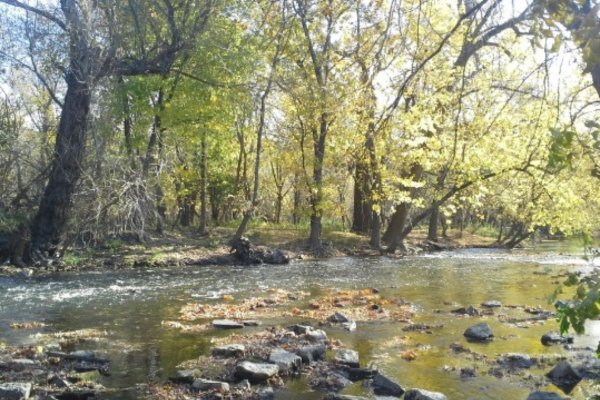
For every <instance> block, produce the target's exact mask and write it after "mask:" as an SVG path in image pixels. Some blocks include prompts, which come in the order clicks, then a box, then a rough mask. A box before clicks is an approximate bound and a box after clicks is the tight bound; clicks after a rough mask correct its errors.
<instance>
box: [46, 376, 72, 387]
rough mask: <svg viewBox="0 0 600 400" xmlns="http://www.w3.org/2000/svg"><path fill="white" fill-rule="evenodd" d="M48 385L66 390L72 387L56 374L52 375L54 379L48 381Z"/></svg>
mask: <svg viewBox="0 0 600 400" xmlns="http://www.w3.org/2000/svg"><path fill="white" fill-rule="evenodd" d="M48 384H49V385H53V386H56V387H58V388H66V387H69V386H71V384H70V383H69V382H68V381H67V380H65V379H63V378H61V377H60V376H58V375H56V374H54V375H52V378H50V379H48Z"/></svg>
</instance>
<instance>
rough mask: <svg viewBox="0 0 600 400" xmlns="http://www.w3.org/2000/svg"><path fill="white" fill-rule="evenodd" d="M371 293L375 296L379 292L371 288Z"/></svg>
mask: <svg viewBox="0 0 600 400" xmlns="http://www.w3.org/2000/svg"><path fill="white" fill-rule="evenodd" d="M371 292H373V294H377V293H379V292H380V290H379V289H377V288H371Z"/></svg>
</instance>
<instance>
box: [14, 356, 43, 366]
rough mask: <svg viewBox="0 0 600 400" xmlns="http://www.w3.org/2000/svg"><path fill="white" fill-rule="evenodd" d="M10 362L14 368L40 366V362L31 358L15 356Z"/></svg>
mask: <svg viewBox="0 0 600 400" xmlns="http://www.w3.org/2000/svg"><path fill="white" fill-rule="evenodd" d="M10 364H12V367H13V368H14V367H17V368H30V367H36V366H38V363H36V362H35V361H33V360H30V359H29V358H14V359H12V360H10Z"/></svg>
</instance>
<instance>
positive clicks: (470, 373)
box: [460, 368, 477, 379]
mask: <svg viewBox="0 0 600 400" xmlns="http://www.w3.org/2000/svg"><path fill="white" fill-rule="evenodd" d="M476 376H477V372H475V369H474V368H461V369H460V377H461V378H463V379H470V378H475V377H476Z"/></svg>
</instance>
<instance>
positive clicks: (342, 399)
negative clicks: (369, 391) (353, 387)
mask: <svg viewBox="0 0 600 400" xmlns="http://www.w3.org/2000/svg"><path fill="white" fill-rule="evenodd" d="M325 400H368V398H367V397H359V396H348V395H347V394H337V393H329V394H328V395H327V396H325Z"/></svg>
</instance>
